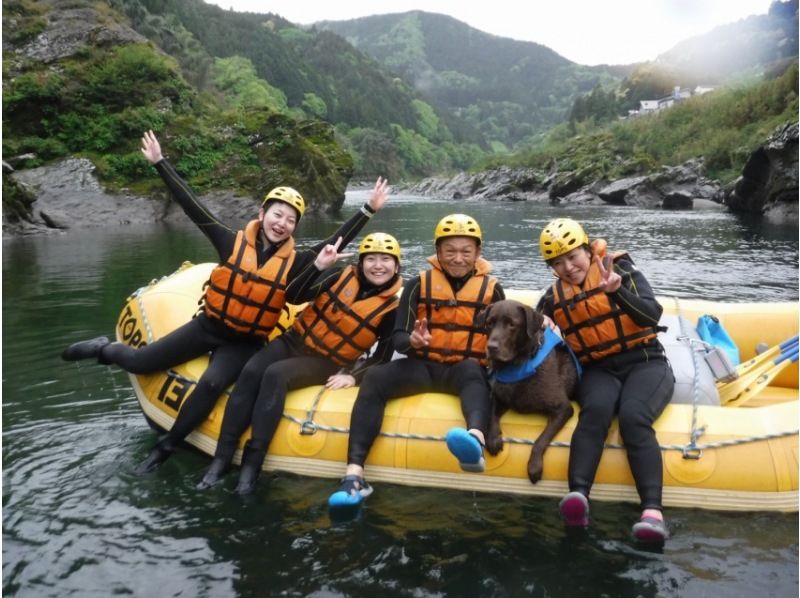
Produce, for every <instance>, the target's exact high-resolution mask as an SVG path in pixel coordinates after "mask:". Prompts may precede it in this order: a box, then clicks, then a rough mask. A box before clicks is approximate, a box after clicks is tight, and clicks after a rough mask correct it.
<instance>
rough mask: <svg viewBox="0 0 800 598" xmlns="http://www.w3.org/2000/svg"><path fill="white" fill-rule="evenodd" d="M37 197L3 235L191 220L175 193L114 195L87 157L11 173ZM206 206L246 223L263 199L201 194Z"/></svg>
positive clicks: (6, 222)
mask: <svg viewBox="0 0 800 598" xmlns="http://www.w3.org/2000/svg"><path fill="white" fill-rule="evenodd" d="M3 179H4V185H5V184H6V179H9V184H14V185H16V186H18V187H19V188H20V189H22V190H24V191H25V193H27V196H28V197H29V198H35V199H32V200H31V201H30V202H29V204H28V205H27V206H26V208H27V209H28V214H27V215H26V214H25V211H24V210H23V212H21V213H18V214H16V217H14V215H12V216H11V217H9V214H8V212H7V213H6V215H5V216H6V217H5V218H4V219H3V234H4V235H5V234H16V235H19V234H35V233H43V232H57V231H60V230H66V229H71V228H82V227H96V226H120V225H126V224H148V223H153V222H170V221H181V220H184V221H185V219H186V216H185V215H184V214H183V211H182V210H181V208H180V207H179V206H178V205H177V204H175V203H174V202H173V201H171V200H170V199H169V193H168V192H167V191H166V190H165V191H164V193H163V194H161V195H159V196H157V197H155V198H151V197H141V196H138V195H135V194H132V193H127V192H122V193H111V192H108V191H106V190H104V189H103V187H102V186H101V185H100V183H99V182H98V180H97V176H96V174H95V167H94V165H93V164H92V163H91V162H90V161H89V160H86V159H84V158H68V159H66V160H62V161H60V162H56V163H54V164H50V165H47V166H41V167H39V168H31V169H28V170H21V171H17V172H13V173H9V174H6V175H5V176H4V177H3ZM200 200H201V201H202V202H203V204H204V205H205V206H206V207H207V208H208V209H209V210H210V211H211V212H212V213H213V214H215V215H216V216H217V217H218V218H220V219H221V220H222V221H224V222H226V223H229V224H230V225H231V226H241V225H243V224H244V223H246V222H247V221H248V220H249V219H251V218H253V217H254V216H255V214H256V213H257V211H258V201H257V200H256V199H254V198H252V197H242V196H237V195H235V194H232V193H226V192H224V191H217V192H213V193H209V194H206V195H203V196H201V198H200Z"/></svg>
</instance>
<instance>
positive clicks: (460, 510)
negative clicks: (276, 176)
mask: <svg viewBox="0 0 800 598" xmlns="http://www.w3.org/2000/svg"><path fill="white" fill-rule="evenodd" d="M367 193H368V192H361V196H358V194H357V193H356V194H353V195H352V196H351V197H349V198H348V202H347V204H346V207H345V210H344V213H343V214H341V215H340V216H339V217H338V219H337V220H336V221H334V220H331V219H329V218H324V217H308V218H304V219H303V221H302V222H301V225H300V229H299V231H298V239H299V240H300V244H301V245H302V244H303V243H304V242H314V241H317V240H319V239H321V238H324V237H326V236H327V235H329V234H331V233H332V232H333V231H334V230H335V228H336V227H337V225H338V223H339V222H341V221H342V220H343V219H345V218H347V217H348V216H349V214H350V213H352V211H353V210H356V209H358V206H359V205H360V204H361V203H362V202H363V201H364V199H365V198H366V197H367ZM454 211H465V212H467V213H469V214H471V215H473V216H474V217H476V218H477V219H478V221H479V222H480V224H481V226H482V228H483V231H484V235H485V237H486V254H487V257H489V258H490V259H491V260H492V262H493V263H494V265H495V272H496V274H497V275H498V277H499V278H500V279H501V281H502V282H503V283H504V285H505V286H506V287H509V288H510V287H517V288H535V289H538V288H541V287H543V286H545V285H546V284H549V282H550V280H551V278H550V276H551V275H550V274H549V272H548V271H547V269H546V268H545V267H544V265H543V264H542V262H541V260H540V259H539V257H538V249H537V244H538V234H539V231H540V230H541V228H542V227H543V226H544V224H546V222H548V221H549V220H550V219H551V218H553V217H555V216H560V215H567V216H571V217H574V218H577V219H579V220H581V221H582V222H584V223H585V225H586V227H587V228H588V229H589V230H590V231H591V233H592V234H594V235H596V236H603V237H605V238H607V239H608V241H609V244H610V246H611V247H612V248H620V249H627V250H628V251H630V252H631V254H632V255H633V256H634V259H635V260H636V262H637V263H638V264H639V266H640V267H641V268H642V269H643V270H644V271H645V272H646V273H647V275H648V278H650V279H651V281H652V282H653V284H654V286H655V287H656V289H657V291H658V292H660V293H663V294H677V295H680V296H697V297H707V298H711V299H728V300H731V299H739V300H757V301H758V300H782V301H794V300H796V299H797V296H798V291H797V268H798V263H797V262H798V260H797V247H798V243H797V235H796V231H795V232H794V235H790V234H787V233H786V232H785V231H782V230H777V231H776V230H775V229H773V228H770V227H761V228H758V227H757V228H756V229H751V228H748V227H745V226H744V225H742V224H741V223H740V222H738V221H737V220H736V219H735V218H733V217H732V216H729V215H727V214H724V213H717V212H709V213H706V212H703V213H683V212H660V211H659V212H655V211H650V212H648V211H637V210H631V209H626V208H604V209H602V210H598V209H595V208H592V207H580V208H577V207H576V208H569V209H565V210H563V211H562V210H557V209H555V208H551V207H549V206H536V205H533V204H530V205H526V204H496V203H493V204H486V203H478V202H466V203H463V204H462V203H458V204H456V203H453V202H447V201H436V202H431V201H428V200H425V201H420V200H418V199H415V198H409V197H395V198H393V199H392V201H391V202H390V204H389V205H388V206H387V207H386V208H385V210H384V211H383V212H381V213H380V214H379V215H378V216H377V217H376V218H375V219H374V221H372V222H371V223H370V224H369V228H368V230H387V231H390V232H392V233H393V234H394V235H395V236H397V237H398V238H399V240H400V242H401V244H402V245H403V260H404V269H405V272H406V273H407V274H409V275H411V274H413V273H415V272H416V271H417V270H419V269H422V268H424V267H425V258H426V257H427V256H428V255H430V253H432V243H433V241H432V235H433V228H434V225H435V223H436V222H437V221H438V219H439V218H441V217H442V216H444V215H446V214H448V213H451V212H454ZM214 259H215V256H214V255H213V250H211V248H210V246H209V243H208V242H207V241H206V239H205V238H204V237H203V236H202V235H201V234H200V233H199V232H198V231H197V230H196V229H195V228H193V227H192V226H191V225H186V226H181V225H173V226H166V225H159V226H145V227H121V228H113V229H95V230H89V231H76V232H70V233H66V234H62V235H55V236H49V237H30V238H20V239H6V240H4V243H3V283H4V284H3V356H2V359H3V396H2V400H3V410H2V424H3V429H2V433H3V452H2V464H3V536H4V542H3V594H4V595H6V596H13V595H18V596H63V595H65V594H74V595H78V596H84V595H102V596H105V595H109V594H116V593H118V594H132V595H138V596H150V595H186V596H233V595H242V596H258V595H271V594H281V593H285V594H288V595H311V594H317V595H364V594H367V593H378V592H380V593H381V594H390V595H466V594H469V595H498V596H512V595H535V596H545V595H552V596H565V595H608V596H628V595H630V596H637V595H638V596H662V595H712V594H713V595H729V596H738V595H759V594H764V595H766V593H767V592H769V593H770V594H775V595H796V593H797V585H798V570H797V514H791V515H781V514H747V513H745V514H736V513H710V512H706V511H699V510H697V511H695V510H691V509H672V510H670V512H669V513H668V516H669V518H670V522H671V525H672V529H673V539H672V540H671V541H670V542H669V543H668V545H667V546H666V547H665V549H664V551H663V552H662V553H651V552H643V551H640V550H637V549H635V548H634V547H633V545H632V544H631V542H630V538H629V526H630V524H631V523H632V521H633V519H634V518H635V517H636V514H637V511H636V509H635V508H634V507H633V506H631V505H613V504H604V505H602V508H597V509H596V512H595V513H593V514H594V516H595V520H594V522H593V526H592V528H591V529H590V530H589V532H588V533H586V534H584V535H582V536H578V537H576V536H573V535H571V534H567V533H566V532H565V530H564V528H563V527H562V526H561V524H560V522H559V521H558V518H557V516H556V501H555V500H554V499H544V498H528V497H516V496H504V495H481V494H472V493H465V492H456V491H449V490H436V489H411V488H406V487H401V486H393V485H390V484H382V485H381V486H380V487H379V488H378V489H377V490H376V492H375V494H374V495H373V496H372V497H371V498H370V500H369V503H368V505H367V508H366V510H365V512H364V513H363V514H362V516H360V517H358V518H356V519H355V520H352V521H348V522H334V521H331V520H330V518H329V516H328V513H327V510H326V508H325V500H326V498H327V496H328V494H329V492H330V491H331V488H332V485H333V484H334V482H333V481H332V480H320V479H311V478H301V477H297V476H292V475H288V474H280V475H272V476H266V479H265V482H264V483H263V484H262V485H261V486H260V487H259V490H258V492H257V494H256V495H255V496H253V497H252V498H251V500H247V501H242V500H240V499H239V498H238V497H236V496H235V495H234V494H233V493H232V491H231V488H232V484H233V483H234V482H235V480H230V481H229V482H230V483H229V484H227V485H223V486H220V487H218V488H214V489H212V490H211V491H209V492H206V493H198V492H197V491H196V490H195V489H194V484H195V482H196V479H197V477H198V475H199V474H200V473H201V472H202V470H203V468H204V467H206V466H207V464H208V458H207V457H205V456H203V455H199V454H195V453H191V452H183V453H181V454H180V455H179V456H176V457H175V458H173V459H170V460H169V461H167V463H166V464H165V465H164V467H163V468H162V470H160V471H159V472H158V473H157V474H156V475H152V476H144V477H140V476H134V475H133V474H132V473H131V470H132V468H133V465H134V464H135V463H137V462H138V461H140V460H141V459H142V458H143V457H144V455H145V453H146V452H147V450H148V448H149V447H150V446H152V442H153V433H152V432H151V431H150V430H149V428H148V426H147V424H146V423H145V421H144V418H143V417H142V415H141V412H140V410H139V407H138V404H137V402H136V400H135V397H134V395H133V391H132V390H131V387H130V383H129V381H128V378H127V375H126V374H125V373H124V372H121V371H119V370H115V369H109V368H104V367H98V366H95V365H91V364H88V363H82V364H81V365H80V366H78V365H75V364H67V363H64V362H62V361H61V360H60V358H59V354H60V352H61V350H62V349H63V347H64V346H66V345H67V344H68V343H70V342H73V341H74V340H76V339H79V338H83V337H88V336H95V335H97V334H101V333H106V334H108V333H110V332H111V330H112V329H113V325H114V322H115V321H116V318H117V315H118V313H119V310H120V308H121V307H122V305H123V304H124V302H125V300H126V298H127V296H128V295H129V294H130V292H131V291H133V290H134V289H135V288H137V287H139V286H141V285H143V284H146V283H147V282H148V281H150V280H151V279H153V278H156V277H159V276H162V275H165V274H168V273H170V272H172V271H174V270H175V269H176V268H177V267H178V266H179V265H180V263H181V262H182V261H183V260H191V261H194V262H203V261H210V260H214ZM712 285H713V286H712Z"/></svg>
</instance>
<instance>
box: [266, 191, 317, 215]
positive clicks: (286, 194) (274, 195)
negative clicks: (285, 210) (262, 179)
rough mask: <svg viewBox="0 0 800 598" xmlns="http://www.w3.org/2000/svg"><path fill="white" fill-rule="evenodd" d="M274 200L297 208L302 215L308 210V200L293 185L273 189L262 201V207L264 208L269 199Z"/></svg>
mask: <svg viewBox="0 0 800 598" xmlns="http://www.w3.org/2000/svg"><path fill="white" fill-rule="evenodd" d="M272 200H275V201H282V202H283V203H285V204H289V205H290V206H292V207H293V208H294V209H295V210H297V213H298V214H299V215H300V216H302V215H303V213H304V212H305V211H306V202H305V201H304V200H303V196H302V195H300V194H299V193H298V192H297V191H295V190H294V189H292V188H291V187H275V188H274V189H273V190H272V191H270V192H269V193H267V196H266V197H265V198H264V201H263V202H262V203H261V207H262V208H263V207H264V206H265V205H266V203H267V202H268V201H272Z"/></svg>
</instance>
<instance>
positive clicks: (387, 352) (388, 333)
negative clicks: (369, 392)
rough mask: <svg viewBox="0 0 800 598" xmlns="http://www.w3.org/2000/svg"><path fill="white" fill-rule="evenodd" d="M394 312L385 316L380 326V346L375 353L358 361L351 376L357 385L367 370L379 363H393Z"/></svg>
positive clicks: (351, 371)
mask: <svg viewBox="0 0 800 598" xmlns="http://www.w3.org/2000/svg"><path fill="white" fill-rule="evenodd" d="M394 317H395V314H394V312H389V313H387V314H385V315H384V316H383V319H382V320H381V323H380V324H379V325H378V345H377V346H376V347H375V351H373V352H372V354H371V355H370V356H369V357H368V358H367V359H360V360H358V361H357V362H356V363H355V365H353V368H352V369H351V370H350V372H349V374H350V375H351V376H353V378H355V379H356V384H360V383H361V380H363V378H364V374H366V373H367V370H368V369H369V368H370V367H371V366H373V365H377V364H379V363H387V362H389V361H391V359H392V355H393V354H394V346H393V345H392V330H393V328H394Z"/></svg>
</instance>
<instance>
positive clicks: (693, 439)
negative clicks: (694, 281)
mask: <svg viewBox="0 0 800 598" xmlns="http://www.w3.org/2000/svg"><path fill="white" fill-rule="evenodd" d="M673 299H674V301H675V311H677V312H678V324H679V325H680V328H681V336H679V337H678V339H679V340H683V341H686V342H687V343H688V344H689V351H690V352H691V354H692V365H693V366H694V378H693V379H692V429H691V431H690V432H689V442H688V444H686V445H685V446H684V447H683V458H684V459H699V458H700V457H702V456H703V450H702V449H700V448H698V446H697V441H698V440H699V439H700V436H702V435H703V433H704V432H705V431H706V427H705V426H702V427H699V428H698V427H697V407H698V405H699V404H700V364H699V363H698V362H697V349H695V348H694V347H693V346H692V339H691V338H689V335H688V334H687V333H686V326H685V324H684V319H683V311H682V310H681V304H680V302H679V301H678V298H677V297H673Z"/></svg>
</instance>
